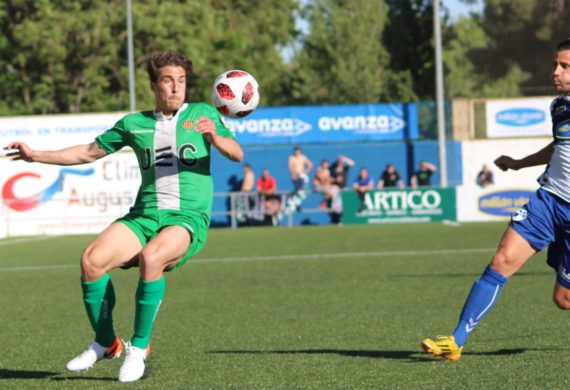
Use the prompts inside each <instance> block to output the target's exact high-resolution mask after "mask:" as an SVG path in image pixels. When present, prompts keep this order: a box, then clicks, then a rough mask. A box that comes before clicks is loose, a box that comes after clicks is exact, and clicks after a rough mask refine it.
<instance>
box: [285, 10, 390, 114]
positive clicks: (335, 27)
mask: <svg viewBox="0 0 570 390" xmlns="http://www.w3.org/2000/svg"><path fill="white" fill-rule="evenodd" d="M304 12H305V15H306V18H307V20H308V21H309V23H310V26H311V30H310V32H309V33H308V35H307V36H305V39H304V42H303V46H302V50H301V51H300V53H299V55H298V56H297V57H296V58H295V59H294V61H293V64H292V67H293V72H292V77H291V78H292V94H293V96H292V97H293V99H294V101H296V102H298V103H303V104H306V103H310V104H322V103H366V102H377V101H379V100H391V98H392V96H388V95H386V94H385V90H384V86H385V85H386V84H387V80H388V79H389V77H390V70H389V69H388V63H389V55H388V53H387V51H386V49H385V48H384V47H383V46H382V44H381V36H382V32H383V30H384V26H385V24H386V18H387V12H388V9H387V7H386V5H385V4H384V2H383V1H378V0H363V1H359V2H353V1H340V0H337V1H333V0H321V1H314V2H312V3H309V4H308V5H307V7H306V8H305V10H304Z"/></svg>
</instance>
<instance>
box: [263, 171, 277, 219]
mask: <svg viewBox="0 0 570 390" xmlns="http://www.w3.org/2000/svg"><path fill="white" fill-rule="evenodd" d="M257 192H258V193H259V194H260V195H261V201H262V202H263V209H264V213H265V219H264V223H265V224H266V225H274V224H275V222H274V220H273V216H274V215H275V214H277V212H278V211H279V210H280V209H281V197H280V196H279V195H278V194H276V192H277V181H276V180H275V178H274V177H273V176H271V174H270V173H269V169H264V170H263V171H262V172H261V177H260V178H259V179H258V180H257Z"/></svg>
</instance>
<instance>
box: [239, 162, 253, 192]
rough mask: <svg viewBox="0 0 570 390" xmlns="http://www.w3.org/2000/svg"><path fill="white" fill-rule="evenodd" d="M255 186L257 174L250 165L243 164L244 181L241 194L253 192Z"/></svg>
mask: <svg viewBox="0 0 570 390" xmlns="http://www.w3.org/2000/svg"><path fill="white" fill-rule="evenodd" d="M254 184H255V174H254V173H253V171H252V170H251V166H250V165H249V164H243V181H242V182H241V192H252V191H253V186H254Z"/></svg>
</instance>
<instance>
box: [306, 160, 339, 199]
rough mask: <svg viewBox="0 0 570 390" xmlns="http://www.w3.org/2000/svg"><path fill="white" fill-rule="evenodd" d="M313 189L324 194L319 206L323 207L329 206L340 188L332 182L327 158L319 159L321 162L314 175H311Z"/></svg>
mask: <svg viewBox="0 0 570 390" xmlns="http://www.w3.org/2000/svg"><path fill="white" fill-rule="evenodd" d="M313 189H314V191H315V192H321V193H323V194H324V198H323V200H322V202H321V208H323V209H327V208H329V207H330V203H331V200H332V199H333V197H335V196H337V195H338V193H339V191H340V189H339V188H338V186H337V185H336V184H334V183H333V180H332V177H331V174H330V171H329V161H328V160H323V161H321V164H320V165H319V166H318V167H317V170H316V172H315V176H314V177H313Z"/></svg>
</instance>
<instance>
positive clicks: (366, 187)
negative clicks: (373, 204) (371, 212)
mask: <svg viewBox="0 0 570 390" xmlns="http://www.w3.org/2000/svg"><path fill="white" fill-rule="evenodd" d="M352 188H353V189H354V191H356V195H357V196H358V199H360V206H359V207H358V212H361V211H362V210H364V199H365V196H366V194H367V193H368V192H369V191H372V190H373V189H374V181H373V180H372V178H371V177H370V175H368V169H366V168H360V174H359V175H358V177H357V178H356V179H355V180H354V183H353V184H352Z"/></svg>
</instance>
